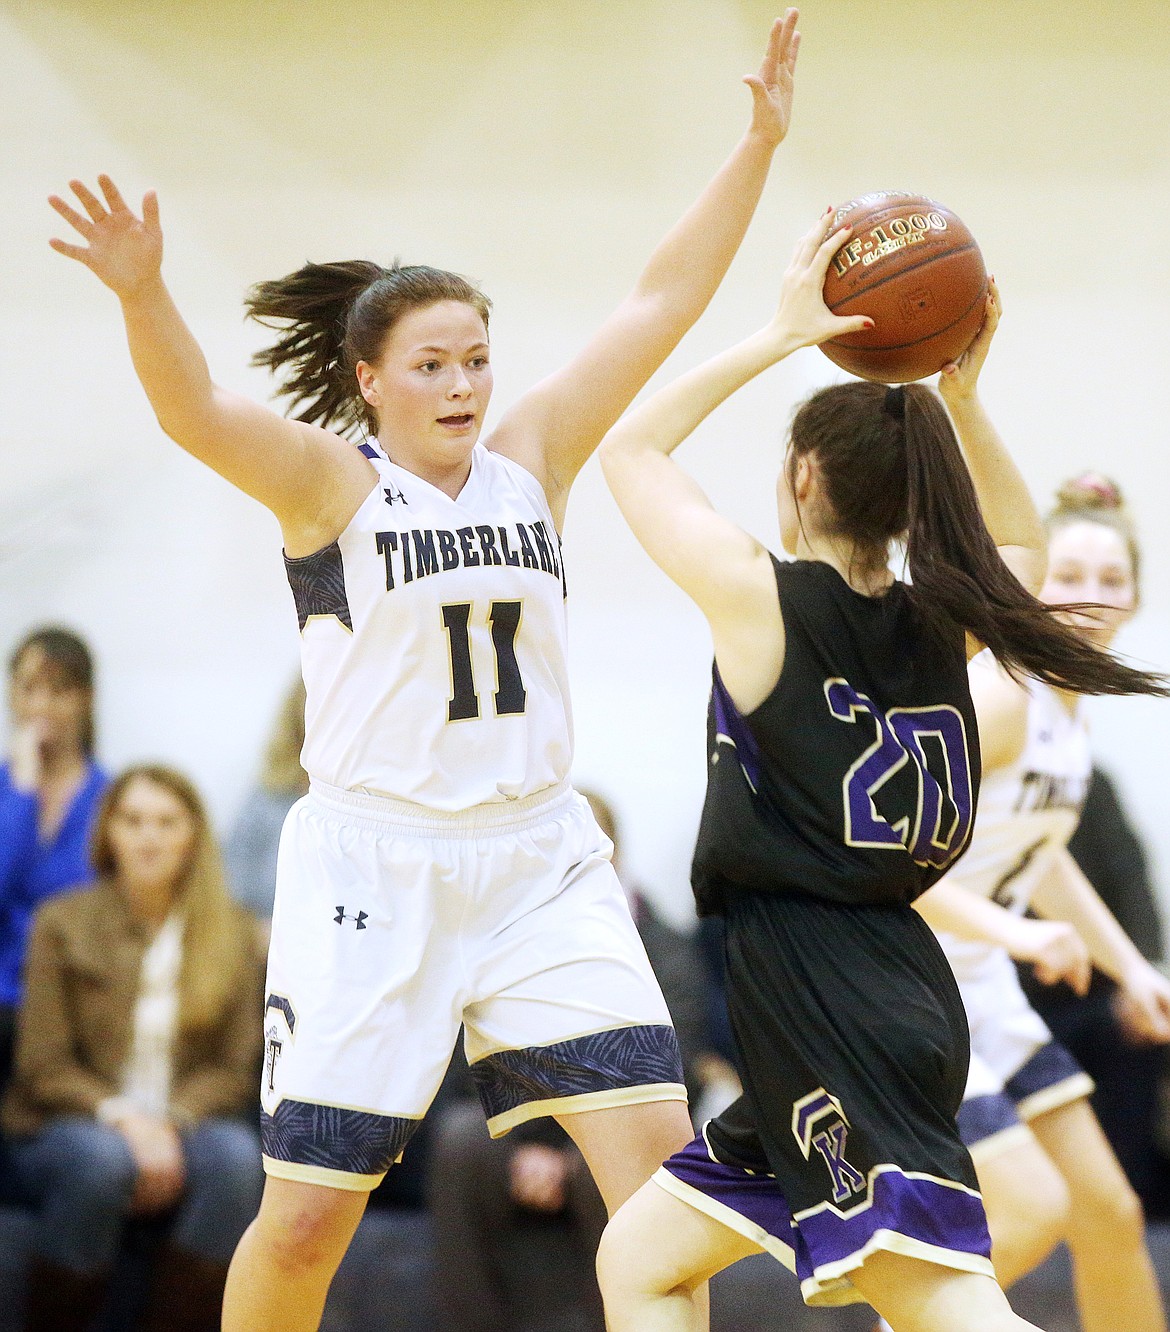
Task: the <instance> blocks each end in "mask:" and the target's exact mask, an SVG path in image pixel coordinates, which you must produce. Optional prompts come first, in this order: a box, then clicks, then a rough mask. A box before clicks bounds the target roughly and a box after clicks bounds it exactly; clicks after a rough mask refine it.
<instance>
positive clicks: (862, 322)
mask: <svg viewBox="0 0 1170 1332" xmlns="http://www.w3.org/2000/svg"><path fill="white" fill-rule="evenodd" d="M836 323H837V327H836V328H835V329H834V330H833V337H835V338H840V337H844V335H845V334H846V333H868V332H869V330H870V329H871V328H873V326H874V324H873V320H872V319H871V318H870V317H869V315H842V316H841V318H839V319H838V320H837V321H836Z"/></svg>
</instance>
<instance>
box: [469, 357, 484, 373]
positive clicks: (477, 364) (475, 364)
mask: <svg viewBox="0 0 1170 1332" xmlns="http://www.w3.org/2000/svg"><path fill="white" fill-rule="evenodd" d="M487 363H488V358H487V357H486V356H473V357H472V358H471V368H472V369H473V370H482V369H483V368H484V366H485V365H487Z"/></svg>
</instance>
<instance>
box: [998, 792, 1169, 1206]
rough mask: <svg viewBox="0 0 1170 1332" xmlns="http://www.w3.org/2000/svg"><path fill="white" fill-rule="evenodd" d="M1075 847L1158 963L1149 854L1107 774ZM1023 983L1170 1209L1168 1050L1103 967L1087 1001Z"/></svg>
mask: <svg viewBox="0 0 1170 1332" xmlns="http://www.w3.org/2000/svg"><path fill="white" fill-rule="evenodd" d="M1069 851H1070V852H1071V853H1072V855H1073V858H1074V859H1075V860H1076V862H1077V864H1078V865H1079V866H1080V867H1081V869H1082V870H1083V871H1084V874H1085V877H1086V878H1087V879H1088V880H1089V882H1090V883H1091V884H1092V885H1093V887H1094V888H1095V889H1096V890H1097V892H1098V893H1099V894H1100V897H1101V900H1102V901H1103V902H1104V903H1105V905H1106V906H1107V907H1108V908H1109V909H1110V911H1112V912H1113V914H1114V915H1115V916H1116V917H1117V920H1118V922H1119V924H1120V925H1121V927H1122V928H1123V929H1124V930H1125V932H1126V933H1127V934H1128V935H1129V937H1130V938H1131V939H1132V940H1133V942H1134V943H1135V944H1136V945H1137V947H1138V949H1139V950H1140V951H1141V953H1142V956H1143V957H1145V958H1146V960H1147V961H1150V962H1161V961H1162V960H1163V956H1164V945H1163V938H1162V923H1161V920H1160V918H1159V915H1158V907H1157V902H1156V899H1155V896H1154V891H1153V887H1152V885H1151V883H1150V876H1149V869H1148V866H1147V863H1146V856H1145V851H1144V849H1143V847H1142V844H1141V841H1140V840H1139V838H1138V835H1137V833H1136V832H1135V831H1134V828H1133V825H1132V824H1131V823H1130V821H1129V818H1128V816H1127V814H1126V811H1125V807H1124V806H1123V805H1122V803H1121V801H1120V799H1119V797H1118V794H1117V790H1116V788H1115V787H1114V785H1113V782H1112V780H1111V779H1110V778H1109V777H1108V776H1107V775H1106V774H1105V773H1104V772H1102V771H1101V769H1100V768H1094V769H1093V775H1092V779H1091V781H1090V783H1089V789H1088V793H1087V795H1086V798H1085V806H1084V810H1083V811H1082V814H1081V822H1080V826H1079V827H1078V828H1077V830H1076V832H1075V833H1074V834H1073V836H1072V840H1071V841H1070V842H1069ZM1020 979H1021V981H1022V983H1023V986H1024V989H1025V992H1026V993H1027V995H1028V999H1029V1000H1030V1002H1031V1003H1032V1005H1033V1006H1034V1007H1035V1009H1036V1011H1037V1012H1038V1013H1039V1014H1040V1016H1041V1017H1042V1018H1043V1019H1044V1021H1045V1022H1047V1023H1048V1026H1049V1027H1050V1028H1051V1030H1052V1034H1053V1036H1055V1037H1056V1039H1057V1040H1058V1041H1059V1042H1060V1043H1061V1044H1062V1045H1063V1046H1065V1047H1066V1048H1067V1049H1068V1050H1069V1051H1071V1053H1072V1054H1073V1055H1074V1056H1075V1057H1076V1059H1077V1062H1078V1063H1079V1064H1080V1065H1081V1067H1082V1068H1084V1070H1085V1071H1086V1072H1087V1073H1088V1074H1089V1075H1090V1076H1091V1077H1092V1078H1093V1080H1094V1082H1096V1084H1097V1090H1096V1091H1095V1092H1094V1093H1093V1096H1092V1105H1093V1110H1094V1111H1095V1113H1096V1115H1097V1118H1098V1119H1099V1120H1100V1122H1101V1127H1102V1128H1103V1129H1104V1131H1105V1136H1106V1137H1107V1138H1108V1139H1109V1142H1110V1144H1111V1145H1112V1147H1113V1150H1114V1151H1115V1152H1116V1154H1117V1158H1118V1160H1119V1161H1120V1162H1121V1164H1122V1166H1123V1167H1124V1169H1125V1173H1126V1175H1127V1176H1128V1177H1129V1181H1130V1183H1131V1184H1132V1185H1133V1187H1134V1190H1135V1191H1136V1192H1137V1193H1138V1195H1139V1196H1140V1197H1141V1199H1142V1201H1143V1203H1144V1204H1145V1205H1146V1210H1147V1211H1148V1212H1151V1213H1158V1212H1162V1213H1164V1212H1165V1210H1166V1207H1167V1202H1168V1201H1170V1199H1167V1197H1166V1196H1165V1185H1164V1184H1163V1183H1162V1180H1163V1177H1164V1176H1165V1173H1166V1168H1165V1165H1164V1163H1163V1162H1162V1161H1161V1159H1160V1157H1159V1154H1158V1151H1157V1148H1156V1146H1155V1138H1156V1122H1157V1118H1158V1089H1159V1084H1160V1082H1161V1078H1162V1073H1163V1069H1164V1068H1165V1066H1166V1054H1165V1049H1164V1047H1162V1046H1153V1045H1149V1044H1147V1043H1146V1042H1145V1041H1143V1040H1142V1038H1141V1037H1140V1036H1139V1035H1138V1034H1137V1032H1138V1028H1137V1027H1136V1026H1135V1025H1134V1023H1133V1022H1132V1021H1131V1020H1130V1018H1129V1015H1128V1013H1127V1009H1126V1005H1125V999H1124V995H1123V994H1122V993H1121V992H1120V991H1119V990H1118V988H1117V986H1116V985H1115V984H1114V983H1113V981H1111V980H1110V979H1109V978H1108V977H1107V976H1104V975H1102V973H1101V972H1099V971H1094V973H1093V980H1092V984H1091V985H1090V987H1089V992H1088V994H1087V995H1086V996H1085V997H1084V998H1083V999H1082V998H1078V996H1077V995H1076V994H1074V993H1073V991H1072V990H1071V989H1070V988H1069V986H1067V985H1065V984H1063V983H1061V984H1057V985H1041V984H1040V983H1039V982H1038V981H1037V980H1036V978H1035V975H1034V974H1033V971H1032V968H1031V967H1030V966H1023V967H1021V968H1020Z"/></svg>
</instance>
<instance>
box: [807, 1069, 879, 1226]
mask: <svg viewBox="0 0 1170 1332" xmlns="http://www.w3.org/2000/svg"><path fill="white" fill-rule="evenodd" d="M826 1120H827V1121H828V1122H827V1123H825V1122H823V1121H826ZM818 1125H820V1127H818ZM792 1133H793V1136H794V1137H795V1138H796V1141H797V1143H798V1144H799V1145H800V1150H801V1151H802V1152H803V1153H804V1158H805V1160H806V1161H807V1160H809V1159H810V1157H811V1155H812V1150H813V1148H814V1147H815V1148H816V1149H817V1151H818V1152H819V1153H820V1156H821V1158H822V1160H823V1161H824V1163H825V1165H827V1166H828V1167H829V1174H830V1175H831V1176H832V1179H833V1201H834V1202H835V1203H843V1202H846V1201H847V1200H848V1199H849V1198H850V1197H852V1195H853V1194H855V1193H864V1192H865V1191H866V1181H865V1176H864V1175H863V1174H862V1173H861V1171H860V1170H857V1169H856V1168H855V1167H854V1166H852V1165H850V1164H849V1162H848V1161H846V1159H845V1143H846V1140H847V1139H848V1137H849V1120H848V1119H847V1118H846V1116H845V1111H844V1110H843V1109H842V1108H841V1102H840V1101H838V1100H837V1098H836V1097H835V1096H833V1095H831V1094H830V1093H829V1092H827V1091H825V1089H824V1087H818V1088H817V1089H816V1091H814V1092H809V1094H808V1095H807V1096H802V1097H801V1098H800V1100H799V1101H794V1102H793V1105H792Z"/></svg>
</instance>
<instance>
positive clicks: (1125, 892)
mask: <svg viewBox="0 0 1170 1332" xmlns="http://www.w3.org/2000/svg"><path fill="white" fill-rule="evenodd" d="M1068 849H1069V851H1070V853H1071V854H1072V857H1073V859H1074V860H1075V861H1076V862H1077V864H1078V865H1079V866H1080V867H1081V869H1082V871H1083V872H1084V875H1085V878H1087V879H1088V880H1089V882H1090V883H1091V884H1092V885H1093V887H1094V888H1095V889H1096V890H1097V893H1098V895H1099V896H1100V897H1101V900H1102V901H1103V902H1104V903H1105V905H1106V906H1107V907H1108V908H1109V909H1110V911H1112V912H1113V914H1114V915H1115V916H1116V917H1117V921H1118V924H1120V926H1121V928H1122V929H1123V930H1124V931H1125V932H1126V934H1127V935H1129V937H1130V938H1131V939H1132V940H1133V942H1134V943H1135V944H1136V945H1137V948H1138V950H1139V951H1140V952H1141V953H1142V955H1143V956H1144V957H1145V958H1146V959H1147V960H1148V961H1151V962H1160V961H1161V960H1162V958H1163V956H1164V944H1163V937H1162V921H1161V918H1160V916H1159V913H1158V906H1157V902H1156V899H1155V897H1154V890H1153V886H1152V884H1151V883H1150V873H1149V866H1148V863H1147V861H1146V854H1145V849H1144V848H1143V846H1142V843H1141V840H1140V838H1139V837H1138V834H1137V832H1136V830H1135V829H1134V827H1133V824H1132V823H1131V822H1130V819H1129V816H1128V815H1127V813H1126V810H1125V807H1124V805H1123V804H1122V803H1121V799H1120V797H1119V796H1118V794H1117V789H1116V787H1115V786H1114V784H1113V781H1112V779H1111V778H1110V777H1109V776H1107V775H1106V774H1105V773H1104V772H1102V771H1101V769H1100V768H1094V769H1093V776H1092V779H1091V781H1090V783H1089V790H1088V794H1087V795H1086V797H1085V807H1084V810H1083V811H1082V813H1081V822H1080V826H1079V827H1078V828H1077V830H1076V832H1075V833H1074V834H1073V836H1072V839H1071V840H1070V841H1069V844H1068Z"/></svg>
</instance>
